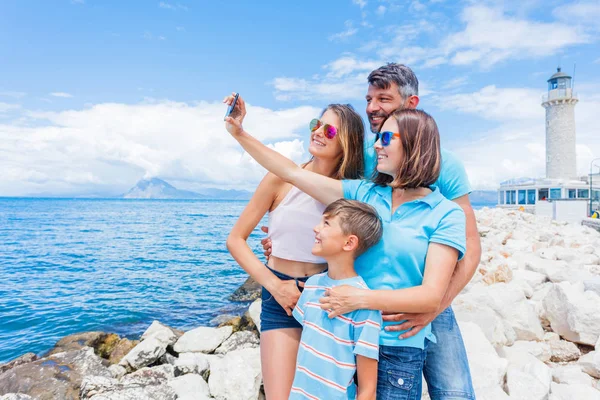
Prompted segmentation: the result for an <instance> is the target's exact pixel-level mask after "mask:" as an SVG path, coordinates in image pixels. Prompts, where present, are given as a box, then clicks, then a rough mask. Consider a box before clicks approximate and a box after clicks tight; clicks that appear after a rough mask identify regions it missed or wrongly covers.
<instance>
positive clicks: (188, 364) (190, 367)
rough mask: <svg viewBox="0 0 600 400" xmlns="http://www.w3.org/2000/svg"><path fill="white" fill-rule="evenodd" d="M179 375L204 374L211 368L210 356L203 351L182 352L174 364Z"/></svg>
mask: <svg viewBox="0 0 600 400" xmlns="http://www.w3.org/2000/svg"><path fill="white" fill-rule="evenodd" d="M173 366H174V367H175V372H176V373H177V375H183V374H199V375H202V374H204V373H205V372H206V371H208V369H209V368H210V363H209V357H208V355H207V354H203V353H180V354H179V357H178V358H177V360H175V363H174V364H173Z"/></svg>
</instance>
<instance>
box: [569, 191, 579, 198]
mask: <svg viewBox="0 0 600 400" xmlns="http://www.w3.org/2000/svg"><path fill="white" fill-rule="evenodd" d="M569 198H570V199H575V198H577V189H569Z"/></svg>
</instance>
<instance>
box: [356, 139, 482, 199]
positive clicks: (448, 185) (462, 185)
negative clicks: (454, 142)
mask: <svg viewBox="0 0 600 400" xmlns="http://www.w3.org/2000/svg"><path fill="white" fill-rule="evenodd" d="M374 141H375V135H367V137H366V139H365V142H364V146H365V147H364V156H365V177H366V178H371V176H372V175H373V172H374V171H375V168H377V154H376V153H375V149H374V147H373V145H374V144H375V142H374ZM441 153H442V167H441V169H440V176H439V178H438V180H437V181H436V182H435V184H434V186H437V187H438V188H439V189H440V192H442V195H444V197H445V198H447V199H450V200H454V199H457V198H459V197H461V196H464V195H465V194H469V193H471V192H472V189H471V184H470V183H469V177H468V176H467V172H466V171H465V167H464V165H463V163H462V162H461V161H460V160H459V159H458V157H456V155H455V154H454V153H452V152H451V151H448V150H446V149H444V148H442V149H441Z"/></svg>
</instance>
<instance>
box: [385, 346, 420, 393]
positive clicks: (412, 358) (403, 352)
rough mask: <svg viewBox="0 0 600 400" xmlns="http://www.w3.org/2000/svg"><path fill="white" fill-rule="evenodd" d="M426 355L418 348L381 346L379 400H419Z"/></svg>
mask: <svg viewBox="0 0 600 400" xmlns="http://www.w3.org/2000/svg"><path fill="white" fill-rule="evenodd" d="M427 344H429V343H428V341H426V345H427ZM425 355H426V350H421V349H419V348H416V347H400V346H383V345H380V346H379V364H378V366H377V400H419V399H420V398H421V392H422V390H423V376H422V374H423V365H424V363H425Z"/></svg>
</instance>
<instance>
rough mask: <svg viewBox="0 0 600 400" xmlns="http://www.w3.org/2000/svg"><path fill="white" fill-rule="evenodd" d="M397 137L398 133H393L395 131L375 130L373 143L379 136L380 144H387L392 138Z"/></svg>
mask: <svg viewBox="0 0 600 400" xmlns="http://www.w3.org/2000/svg"><path fill="white" fill-rule="evenodd" d="M395 137H397V138H399V137H400V134H399V133H395V132H388V131H386V132H377V133H376V134H375V143H377V141H378V140H379V139H380V138H381V145H382V146H389V144H390V142H391V141H392V138H395Z"/></svg>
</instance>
